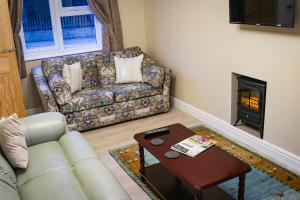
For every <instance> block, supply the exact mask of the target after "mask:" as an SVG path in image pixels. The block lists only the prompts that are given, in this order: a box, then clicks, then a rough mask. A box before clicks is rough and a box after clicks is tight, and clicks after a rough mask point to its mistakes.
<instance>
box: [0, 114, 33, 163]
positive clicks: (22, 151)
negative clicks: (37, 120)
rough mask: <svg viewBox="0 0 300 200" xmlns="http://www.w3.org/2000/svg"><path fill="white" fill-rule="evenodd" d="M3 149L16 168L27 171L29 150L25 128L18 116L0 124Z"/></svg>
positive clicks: (8, 118) (15, 115)
mask: <svg viewBox="0 0 300 200" xmlns="http://www.w3.org/2000/svg"><path fill="white" fill-rule="evenodd" d="M0 137H1V143H0V145H1V149H2V151H3V153H4V155H5V157H6V158H7V160H8V161H9V163H10V164H11V165H12V166H13V167H16V168H21V169H26V167H27V164H28V149H27V145H26V140H25V135H24V133H23V128H22V125H21V122H20V120H19V119H18V116H17V114H13V115H11V116H9V117H7V118H6V119H5V120H4V121H3V122H1V124H0Z"/></svg>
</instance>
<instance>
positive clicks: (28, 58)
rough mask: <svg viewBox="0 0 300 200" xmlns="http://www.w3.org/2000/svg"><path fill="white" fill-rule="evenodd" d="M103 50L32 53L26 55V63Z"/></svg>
mask: <svg viewBox="0 0 300 200" xmlns="http://www.w3.org/2000/svg"><path fill="white" fill-rule="evenodd" d="M101 50H102V49H101V48H99V47H96V48H95V47H94V48H84V49H72V50H65V51H63V52H58V51H48V52H43V53H38V52H35V53H31V54H26V53H25V55H24V60H25V61H34V60H42V59H46V58H53V57H59V56H67V55H74V54H82V53H91V52H95V51H101Z"/></svg>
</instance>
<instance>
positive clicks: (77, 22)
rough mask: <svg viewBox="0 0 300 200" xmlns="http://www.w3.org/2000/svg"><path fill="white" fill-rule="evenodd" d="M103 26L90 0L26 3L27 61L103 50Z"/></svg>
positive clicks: (23, 32) (24, 36)
mask: <svg viewBox="0 0 300 200" xmlns="http://www.w3.org/2000/svg"><path fill="white" fill-rule="evenodd" d="M101 29H102V26H101V23H100V22H99V21H98V20H97V19H96V18H95V16H94V15H93V14H92V12H91V10H90V9H89V7H88V4H87V0H24V2H23V19H22V30H21V38H22V42H23V48H24V54H25V60H34V59H41V58H48V57H53V56H60V55H68V54H76V53H84V52H90V51H97V50H101V49H102V30H101Z"/></svg>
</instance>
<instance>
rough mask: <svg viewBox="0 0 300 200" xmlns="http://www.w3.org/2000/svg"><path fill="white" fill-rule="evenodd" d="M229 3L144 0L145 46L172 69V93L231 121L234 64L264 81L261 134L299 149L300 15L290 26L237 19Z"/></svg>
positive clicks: (220, 0)
mask: <svg viewBox="0 0 300 200" xmlns="http://www.w3.org/2000/svg"><path fill="white" fill-rule="evenodd" d="M228 10H229V8H228V1H223V0H201V1H199V0H189V1H182V0H164V1H161V0H151V1H145V19H146V21H145V24H146V40H147V52H148V53H149V54H150V55H152V56H154V57H155V58H156V59H157V60H158V61H160V62H161V63H162V64H164V65H167V66H169V67H171V68H172V69H173V71H174V74H175V76H176V82H175V92H174V96H175V97H176V98H178V99H180V100H182V101H184V102H187V103H189V104H191V105H193V106H195V107H197V108H199V109H201V110H203V111H205V112H208V113H210V114H212V115H214V116H216V117H218V118H220V119H222V120H225V121H226V122H228V123H230V122H231V77H232V76H231V74H232V72H234V73H238V74H243V75H247V76H251V77H255V78H258V79H261V80H265V81H267V84H268V86H267V87H268V88H267V103H266V115H265V117H266V121H265V140H266V141H269V142H271V143H273V144H275V145H277V146H280V147H282V148H284V149H287V150H288V151H290V152H293V153H295V154H297V155H299V156H300V145H299V141H300V123H299V119H300V103H299V102H300V59H299V58H300V27H299V25H300V24H299V23H300V16H296V22H297V23H298V24H297V25H296V28H294V29H285V28H275V27H253V26H246V25H243V26H240V25H232V24H229V22H228V21H229V16H228V15H229V14H228ZM297 11H300V5H299V4H298V7H297ZM297 11H296V13H298V12H297Z"/></svg>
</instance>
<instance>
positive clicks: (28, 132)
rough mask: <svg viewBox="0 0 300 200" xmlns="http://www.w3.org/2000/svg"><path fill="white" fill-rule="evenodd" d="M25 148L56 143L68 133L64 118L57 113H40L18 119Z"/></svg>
mask: <svg viewBox="0 0 300 200" xmlns="http://www.w3.org/2000/svg"><path fill="white" fill-rule="evenodd" d="M20 121H21V123H22V125H23V131H24V134H25V139H26V143H27V146H33V145H37V144H40V143H44V142H50V141H58V139H59V138H60V137H61V136H62V135H63V134H65V133H66V132H67V131H68V128H67V124H66V121H65V117H64V116H63V115H62V114H60V113H57V112H48V113H41V114H37V115H33V116H29V117H24V118H22V119H20Z"/></svg>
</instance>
